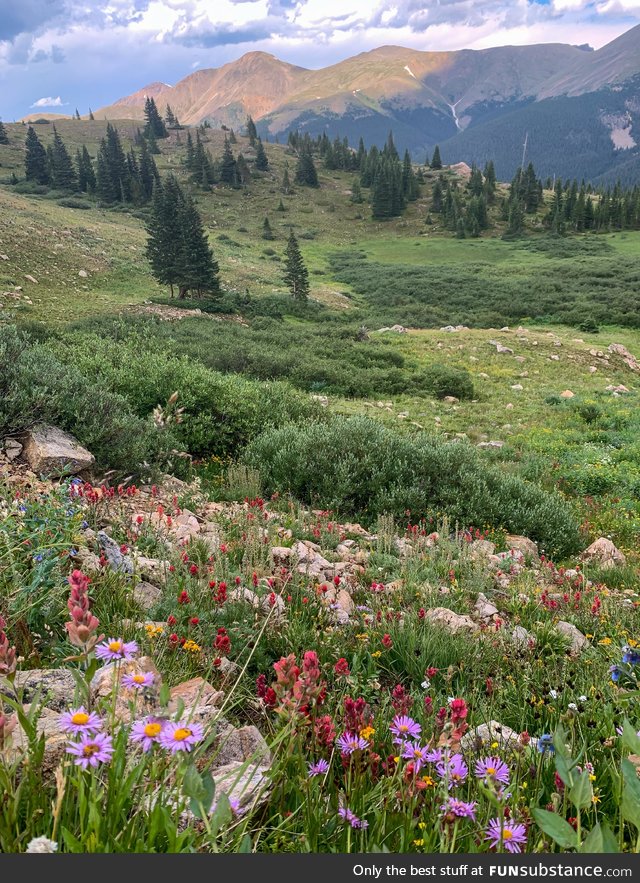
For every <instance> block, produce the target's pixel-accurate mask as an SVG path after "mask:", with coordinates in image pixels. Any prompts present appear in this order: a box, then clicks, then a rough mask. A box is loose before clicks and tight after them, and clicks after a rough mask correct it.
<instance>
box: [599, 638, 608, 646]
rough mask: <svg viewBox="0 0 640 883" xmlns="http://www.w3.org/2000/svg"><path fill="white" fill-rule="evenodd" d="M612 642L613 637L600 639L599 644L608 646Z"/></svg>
mask: <svg viewBox="0 0 640 883" xmlns="http://www.w3.org/2000/svg"><path fill="white" fill-rule="evenodd" d="M610 643H611V638H603V639H602V640H601V641H598V644H600V645H601V646H602V647H608V646H609V644H610Z"/></svg>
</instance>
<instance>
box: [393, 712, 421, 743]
mask: <svg viewBox="0 0 640 883" xmlns="http://www.w3.org/2000/svg"><path fill="white" fill-rule="evenodd" d="M389 729H390V730H391V732H392V733H393V735H394V736H395V737H396V738H395V739H394V740H393V744H394V745H402V744H403V743H404V742H406V741H407V740H408V739H419V738H420V733H421V732H422V727H421V726H420V724H419V723H418V722H417V721H414V720H413V718H410V717H407V715H406V714H397V715H396V716H395V717H394V719H393V721H392V723H391V725H390V726H389Z"/></svg>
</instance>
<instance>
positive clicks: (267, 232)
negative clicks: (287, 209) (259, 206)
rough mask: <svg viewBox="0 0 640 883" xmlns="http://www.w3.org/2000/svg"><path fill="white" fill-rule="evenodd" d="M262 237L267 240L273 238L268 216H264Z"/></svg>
mask: <svg viewBox="0 0 640 883" xmlns="http://www.w3.org/2000/svg"><path fill="white" fill-rule="evenodd" d="M262 238H263V239H267V240H269V241H270V240H272V239H275V237H274V235H273V230H272V229H271V224H270V223H269V218H265V219H264V221H263V224H262Z"/></svg>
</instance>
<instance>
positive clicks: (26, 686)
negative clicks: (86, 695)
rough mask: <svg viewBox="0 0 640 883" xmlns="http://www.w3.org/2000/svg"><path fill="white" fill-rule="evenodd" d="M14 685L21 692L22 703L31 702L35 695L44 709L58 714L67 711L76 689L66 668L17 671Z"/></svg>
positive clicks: (73, 680)
mask: <svg viewBox="0 0 640 883" xmlns="http://www.w3.org/2000/svg"><path fill="white" fill-rule="evenodd" d="M14 683H15V686H16V689H17V690H19V691H22V694H21V699H22V701H23V702H32V701H33V700H34V698H35V697H36V695H37V696H38V701H39V702H41V703H44V705H45V707H46V708H50V709H52V710H53V711H58V712H61V711H66V710H67V708H68V707H69V704H70V703H71V702H72V701H73V695H74V692H75V689H76V681H75V678H74V677H73V673H72V672H71V671H70V670H69V669H68V668H49V669H44V668H33V669H31V671H17V672H16V676H15V681H14ZM19 695H20V694H19Z"/></svg>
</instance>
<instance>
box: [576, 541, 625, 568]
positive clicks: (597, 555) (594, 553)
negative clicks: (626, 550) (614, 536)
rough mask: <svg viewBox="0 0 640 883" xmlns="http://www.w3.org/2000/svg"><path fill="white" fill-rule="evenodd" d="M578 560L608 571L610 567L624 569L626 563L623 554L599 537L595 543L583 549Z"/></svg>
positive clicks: (609, 542)
mask: <svg viewBox="0 0 640 883" xmlns="http://www.w3.org/2000/svg"><path fill="white" fill-rule="evenodd" d="M580 560H581V561H584V562H585V564H595V565H596V566H597V567H601V568H602V569H603V570H609V569H610V568H612V567H624V565H625V564H626V563H627V559H626V558H625V556H624V555H623V553H622V552H621V551H620V550H619V549H617V548H616V546H615V545H614V544H613V543H612V542H611V540H609V539H607V538H606V537H599V538H598V539H597V540H596V541H595V542H593V543H591V545H590V546H589V548H588V549H585V551H584V552H583V553H582V555H581V556H580Z"/></svg>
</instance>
